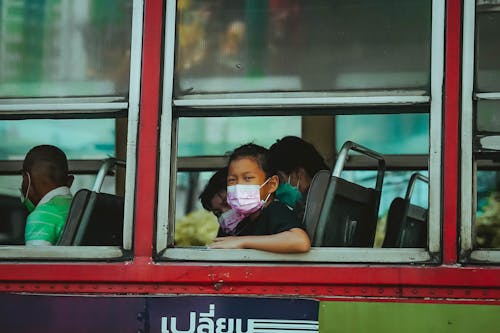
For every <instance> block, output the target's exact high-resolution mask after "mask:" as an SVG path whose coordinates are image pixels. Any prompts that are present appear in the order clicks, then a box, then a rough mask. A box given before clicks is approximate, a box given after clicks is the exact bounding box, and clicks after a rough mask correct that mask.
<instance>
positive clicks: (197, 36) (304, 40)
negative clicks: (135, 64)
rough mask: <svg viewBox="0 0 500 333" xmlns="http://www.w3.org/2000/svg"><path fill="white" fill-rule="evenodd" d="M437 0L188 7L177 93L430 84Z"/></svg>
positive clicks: (217, 1)
mask: <svg viewBox="0 0 500 333" xmlns="http://www.w3.org/2000/svg"><path fill="white" fill-rule="evenodd" d="M430 8H431V1H399V0H390V1H373V0H372V1H348V0H343V1H331V0H316V1H300V0H285V1H279V0H265V1H263V0H253V1H241V0H239V1H234V0H192V1H187V0H184V1H179V2H178V7H177V10H178V16H177V17H178V21H177V32H178V39H177V45H176V57H175V59H176V63H175V71H176V79H177V81H176V92H175V95H176V96H177V97H179V96H182V95H187V94H198V93H215V92H221V93H223V92H259V91H332V90H337V91H338V90H351V89H393V88H401V89H425V90H428V88H429V72H430V35H431V9H430Z"/></svg>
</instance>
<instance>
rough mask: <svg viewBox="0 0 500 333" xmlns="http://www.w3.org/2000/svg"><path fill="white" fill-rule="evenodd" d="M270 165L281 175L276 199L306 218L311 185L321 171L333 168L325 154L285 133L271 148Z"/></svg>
mask: <svg viewBox="0 0 500 333" xmlns="http://www.w3.org/2000/svg"><path fill="white" fill-rule="evenodd" d="M269 164H270V167H271V168H272V169H274V170H276V172H277V174H278V176H279V177H280V185H279V187H278V189H277V190H276V193H275V194H276V198H277V199H278V200H280V201H281V202H283V203H284V204H286V205H287V206H289V207H291V208H293V209H294V210H295V211H296V213H297V216H298V217H299V220H302V217H303V213H304V205H305V202H306V197H307V192H308V190H309V185H310V184H311V181H312V179H313V177H314V175H315V174H316V173H317V172H318V171H320V170H329V169H330V168H329V167H328V166H327V165H326V163H325V161H324V159H323V157H322V156H321V154H320V153H319V152H318V151H317V150H316V148H315V147H314V146H313V145H312V144H311V143H309V142H307V141H305V140H303V139H302V138H299V137H297V136H285V137H283V138H282V139H279V140H277V141H276V142H275V143H274V144H273V145H271V147H270V148H269Z"/></svg>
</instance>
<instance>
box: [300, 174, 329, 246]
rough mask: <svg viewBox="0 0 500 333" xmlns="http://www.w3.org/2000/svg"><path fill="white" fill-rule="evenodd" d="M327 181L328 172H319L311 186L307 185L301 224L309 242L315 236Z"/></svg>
mask: <svg viewBox="0 0 500 333" xmlns="http://www.w3.org/2000/svg"><path fill="white" fill-rule="evenodd" d="M329 181H330V171H329V170H320V171H318V172H317V173H316V174H315V175H314V177H313V179H312V180H311V184H309V190H308V192H307V199H306V206H305V210H304V218H303V220H302V223H303V224H304V226H305V227H306V231H307V234H308V235H309V238H310V239H311V240H312V239H314V238H315V236H316V228H317V226H318V220H319V215H320V213H321V207H322V206H323V200H324V198H325V193H326V188H327V187H328V182H329Z"/></svg>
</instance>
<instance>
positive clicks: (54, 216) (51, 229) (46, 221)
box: [24, 194, 73, 245]
mask: <svg viewBox="0 0 500 333" xmlns="http://www.w3.org/2000/svg"><path fill="white" fill-rule="evenodd" d="M72 198H73V197H72V196H71V194H69V195H57V196H55V197H53V198H52V199H50V200H49V201H48V202H45V203H42V204H38V205H37V206H36V208H35V210H34V211H33V212H31V214H30V215H28V218H27V219H26V229H25V234H24V238H25V241H26V243H27V244H28V245H29V243H30V242H31V243H33V241H34V244H32V245H49V243H50V245H54V244H56V243H57V241H58V240H59V236H61V232H62V230H63V228H64V224H65V222H66V217H67V216H68V212H69V207H70V205H71V200H72ZM37 243H38V244H37Z"/></svg>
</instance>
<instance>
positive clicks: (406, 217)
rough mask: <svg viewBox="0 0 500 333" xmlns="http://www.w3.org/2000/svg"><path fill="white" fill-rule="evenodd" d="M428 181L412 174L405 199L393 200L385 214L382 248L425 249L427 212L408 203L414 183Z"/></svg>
mask: <svg viewBox="0 0 500 333" xmlns="http://www.w3.org/2000/svg"><path fill="white" fill-rule="evenodd" d="M417 179H420V180H422V181H424V182H427V183H428V179H427V178H426V177H424V176H422V175H420V174H418V173H416V174H413V175H412V176H411V178H410V181H409V183H408V189H407V192H406V196H405V198H404V199H403V198H399V197H398V198H395V199H394V200H393V201H392V203H391V206H390V207H389V212H388V214H387V223H386V232H385V238H384V242H383V244H382V247H396V248H398V247H399V248H403V247H427V233H428V231H427V230H428V211H427V209H425V208H423V207H420V206H417V205H414V204H412V203H411V202H410V200H411V194H412V191H413V186H414V184H415V181H416V180H417Z"/></svg>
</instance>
